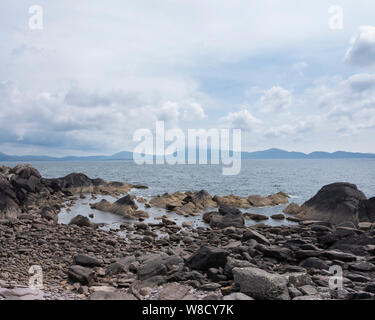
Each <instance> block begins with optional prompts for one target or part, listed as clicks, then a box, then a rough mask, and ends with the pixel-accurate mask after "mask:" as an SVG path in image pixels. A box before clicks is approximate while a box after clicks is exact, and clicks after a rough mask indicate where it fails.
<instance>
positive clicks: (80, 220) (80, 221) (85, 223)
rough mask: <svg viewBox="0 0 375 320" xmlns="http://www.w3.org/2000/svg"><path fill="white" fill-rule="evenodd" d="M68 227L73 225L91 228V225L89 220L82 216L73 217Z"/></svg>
mask: <svg viewBox="0 0 375 320" xmlns="http://www.w3.org/2000/svg"><path fill="white" fill-rule="evenodd" d="M69 224H70V225H72V224H74V225H77V226H79V227H92V226H93V223H92V222H91V221H90V219H89V218H87V217H84V216H82V215H80V214H79V215H78V216H75V217H74V218H73V219H72V220H70V222H69Z"/></svg>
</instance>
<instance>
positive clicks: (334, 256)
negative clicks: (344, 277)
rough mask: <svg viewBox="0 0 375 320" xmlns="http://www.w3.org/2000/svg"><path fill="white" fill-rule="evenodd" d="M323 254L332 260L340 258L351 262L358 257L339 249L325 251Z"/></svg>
mask: <svg viewBox="0 0 375 320" xmlns="http://www.w3.org/2000/svg"><path fill="white" fill-rule="evenodd" d="M323 255H324V256H325V257H327V258H328V259H330V260H339V261H344V262H351V261H356V260H357V257H356V256H355V255H352V254H350V253H345V252H341V251H337V250H329V251H325V252H323Z"/></svg>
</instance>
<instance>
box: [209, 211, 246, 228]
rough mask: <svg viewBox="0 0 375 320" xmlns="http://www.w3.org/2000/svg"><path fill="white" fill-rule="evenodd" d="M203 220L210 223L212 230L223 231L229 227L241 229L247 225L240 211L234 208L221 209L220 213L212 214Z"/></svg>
mask: <svg viewBox="0 0 375 320" xmlns="http://www.w3.org/2000/svg"><path fill="white" fill-rule="evenodd" d="M203 220H204V221H205V222H206V223H209V224H210V226H211V228H218V229H223V228H227V227H232V226H233V227H237V228H241V227H243V226H244V225H245V220H244V218H243V217H242V213H241V211H240V210H238V209H236V208H233V207H225V206H223V207H220V208H219V212H210V213H207V214H205V215H204V217H203Z"/></svg>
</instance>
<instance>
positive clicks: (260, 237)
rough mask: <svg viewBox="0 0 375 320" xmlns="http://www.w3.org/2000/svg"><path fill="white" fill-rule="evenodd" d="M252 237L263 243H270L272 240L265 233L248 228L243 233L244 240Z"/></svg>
mask: <svg viewBox="0 0 375 320" xmlns="http://www.w3.org/2000/svg"><path fill="white" fill-rule="evenodd" d="M250 239H254V240H256V241H257V242H259V243H262V244H267V245H269V244H270V241H269V240H268V239H267V238H266V237H265V236H263V235H261V234H260V233H259V232H257V231H255V230H253V229H250V228H249V229H247V230H246V231H245V232H244V234H243V235H242V242H246V241H248V240H250Z"/></svg>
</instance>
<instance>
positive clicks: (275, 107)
mask: <svg viewBox="0 0 375 320" xmlns="http://www.w3.org/2000/svg"><path fill="white" fill-rule="evenodd" d="M291 104H292V93H291V92H290V91H288V90H286V89H284V88H281V87H279V86H275V87H272V88H271V89H269V90H266V91H265V92H264V94H263V95H262V96H261V97H260V99H259V101H258V102H257V104H256V107H257V109H259V111H261V112H281V111H286V110H287V109H288V107H289V106H290V105H291Z"/></svg>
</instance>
